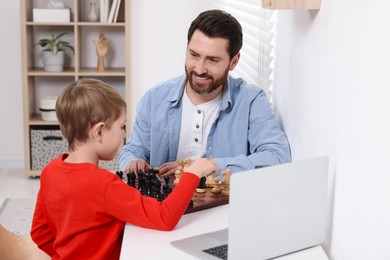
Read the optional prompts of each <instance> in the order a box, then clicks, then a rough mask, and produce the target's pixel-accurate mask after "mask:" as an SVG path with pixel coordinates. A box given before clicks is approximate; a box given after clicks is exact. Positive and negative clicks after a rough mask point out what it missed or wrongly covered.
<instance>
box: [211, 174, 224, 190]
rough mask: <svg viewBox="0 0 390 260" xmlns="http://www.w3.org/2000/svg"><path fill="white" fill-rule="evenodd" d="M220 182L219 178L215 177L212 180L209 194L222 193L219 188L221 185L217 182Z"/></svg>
mask: <svg viewBox="0 0 390 260" xmlns="http://www.w3.org/2000/svg"><path fill="white" fill-rule="evenodd" d="M220 180H221V178H219V177H215V178H214V179H213V183H214V184H213V188H212V189H211V192H212V193H215V194H219V193H221V192H222V188H221V183H220V182H219V181H220Z"/></svg>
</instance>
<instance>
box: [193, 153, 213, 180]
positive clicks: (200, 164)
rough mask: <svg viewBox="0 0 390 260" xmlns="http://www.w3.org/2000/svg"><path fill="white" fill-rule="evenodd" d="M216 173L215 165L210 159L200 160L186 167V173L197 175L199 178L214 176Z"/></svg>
mask: <svg viewBox="0 0 390 260" xmlns="http://www.w3.org/2000/svg"><path fill="white" fill-rule="evenodd" d="M217 171H218V166H217V163H216V162H215V161H214V160H212V159H206V158H200V159H197V160H195V161H193V162H192V163H191V165H190V166H188V168H187V170H186V172H191V173H193V174H195V175H197V176H198V177H199V178H202V177H203V176H207V175H210V174H214V173H216V172H217Z"/></svg>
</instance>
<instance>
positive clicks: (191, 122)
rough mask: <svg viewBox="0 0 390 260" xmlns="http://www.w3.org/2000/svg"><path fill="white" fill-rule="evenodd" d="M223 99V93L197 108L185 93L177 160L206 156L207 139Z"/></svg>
mask: <svg viewBox="0 0 390 260" xmlns="http://www.w3.org/2000/svg"><path fill="white" fill-rule="evenodd" d="M221 99H222V93H221V94H219V95H218V96H217V97H216V98H214V99H213V100H210V101H208V102H206V103H202V104H200V105H197V106H195V105H194V104H193V103H192V101H191V100H190V98H189V97H188V95H187V92H186V91H184V94H183V97H182V102H183V109H182V114H181V129H180V140H179V148H178V150H177V155H176V159H177V160H182V159H186V158H192V159H197V158H201V157H204V156H205V154H206V146H207V137H208V135H209V133H210V129H211V126H212V124H213V123H214V121H215V119H216V117H217V113H218V110H219V105H220V103H221Z"/></svg>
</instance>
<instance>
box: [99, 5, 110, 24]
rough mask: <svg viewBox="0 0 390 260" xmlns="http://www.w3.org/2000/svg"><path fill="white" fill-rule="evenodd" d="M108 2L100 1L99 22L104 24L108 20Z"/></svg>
mask: <svg viewBox="0 0 390 260" xmlns="http://www.w3.org/2000/svg"><path fill="white" fill-rule="evenodd" d="M109 7H110V3H109V0H100V22H101V23H106V22H107V18H108V9H109Z"/></svg>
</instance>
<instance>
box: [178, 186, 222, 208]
mask: <svg viewBox="0 0 390 260" xmlns="http://www.w3.org/2000/svg"><path fill="white" fill-rule="evenodd" d="M211 190H212V188H206V192H205V193H198V192H195V193H194V196H193V197H192V200H191V201H192V203H190V205H189V206H188V208H187V210H186V211H185V212H184V214H188V213H193V212H196V211H200V210H205V209H209V208H214V207H218V206H221V205H225V204H228V203H229V196H228V195H222V194H221V193H219V194H215V193H212V192H211Z"/></svg>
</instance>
